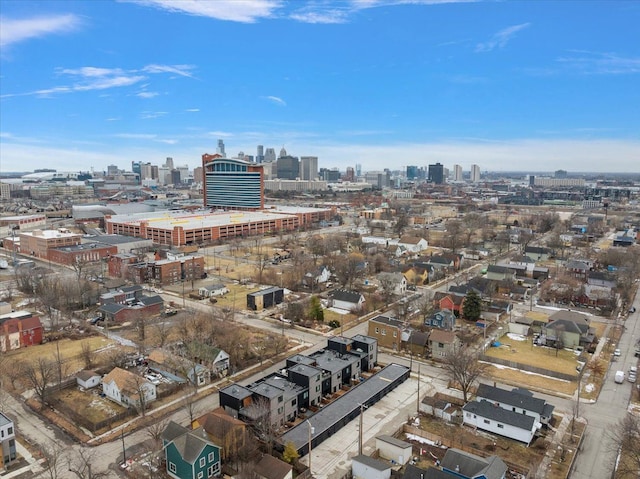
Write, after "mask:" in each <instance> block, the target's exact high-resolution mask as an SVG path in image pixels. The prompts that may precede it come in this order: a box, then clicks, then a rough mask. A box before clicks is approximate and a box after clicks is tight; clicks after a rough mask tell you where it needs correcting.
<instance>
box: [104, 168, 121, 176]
mask: <svg viewBox="0 0 640 479" xmlns="http://www.w3.org/2000/svg"><path fill="white" fill-rule="evenodd" d="M118 173H120V170H118V167H117V166H116V165H109V166H107V175H109V176H116V175H117V174H118Z"/></svg>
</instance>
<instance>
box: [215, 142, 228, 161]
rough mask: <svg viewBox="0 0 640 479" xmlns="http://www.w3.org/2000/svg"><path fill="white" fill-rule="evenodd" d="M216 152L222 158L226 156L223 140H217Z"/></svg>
mask: <svg viewBox="0 0 640 479" xmlns="http://www.w3.org/2000/svg"><path fill="white" fill-rule="evenodd" d="M216 153H217V154H218V155H220V156H221V157H222V158H226V157H227V152H226V151H224V141H223V140H218V148H217V149H216Z"/></svg>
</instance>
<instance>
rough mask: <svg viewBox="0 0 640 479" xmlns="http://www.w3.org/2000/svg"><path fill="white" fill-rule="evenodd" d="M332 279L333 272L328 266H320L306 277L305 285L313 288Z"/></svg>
mask: <svg viewBox="0 0 640 479" xmlns="http://www.w3.org/2000/svg"><path fill="white" fill-rule="evenodd" d="M329 278H331V270H330V269H329V268H327V267H326V266H318V267H317V268H315V269H313V270H312V271H309V272H308V273H307V274H305V275H304V281H305V283H308V284H309V285H311V286H313V285H314V284H324V283H326V282H327V281H329Z"/></svg>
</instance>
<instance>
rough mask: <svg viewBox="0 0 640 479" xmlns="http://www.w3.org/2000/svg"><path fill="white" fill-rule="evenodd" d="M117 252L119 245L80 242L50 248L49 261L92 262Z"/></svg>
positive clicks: (66, 263)
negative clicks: (73, 244)
mask: <svg viewBox="0 0 640 479" xmlns="http://www.w3.org/2000/svg"><path fill="white" fill-rule="evenodd" d="M117 252H118V247H117V246H110V245H102V244H99V243H92V244H79V245H75V246H67V247H64V248H54V249H51V250H49V261H52V262H53V263H59V264H65V265H72V264H77V263H91V262H96V261H100V260H101V259H103V258H108V257H110V256H111V255H113V254H116V253H117Z"/></svg>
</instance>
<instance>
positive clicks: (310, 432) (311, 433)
mask: <svg viewBox="0 0 640 479" xmlns="http://www.w3.org/2000/svg"><path fill="white" fill-rule="evenodd" d="M307 424H308V425H309V477H313V476H311V436H312V435H313V433H314V432H315V430H314V427H313V426H312V425H311V422H309V420H308V419H307Z"/></svg>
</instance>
